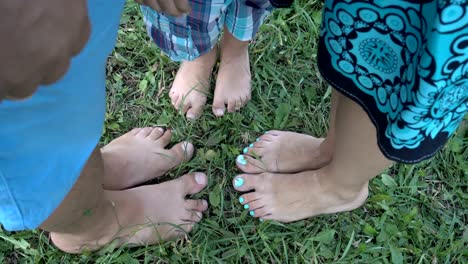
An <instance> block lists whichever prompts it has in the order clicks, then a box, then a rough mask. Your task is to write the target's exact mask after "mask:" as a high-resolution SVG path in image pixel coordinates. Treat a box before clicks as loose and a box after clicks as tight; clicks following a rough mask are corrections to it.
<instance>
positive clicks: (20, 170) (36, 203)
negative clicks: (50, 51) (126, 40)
mask: <svg viewBox="0 0 468 264" xmlns="http://www.w3.org/2000/svg"><path fill="white" fill-rule="evenodd" d="M123 5H124V0H117V1H116V0H113V1H109V0H88V8H89V16H90V19H91V23H92V35H91V38H90V40H89V42H88V44H87V46H86V47H85V49H84V50H83V51H82V52H81V54H79V55H78V56H77V57H76V58H74V60H73V61H72V65H71V68H70V70H69V72H68V73H67V74H66V75H65V77H64V78H63V79H62V80H61V81H59V82H58V83H56V84H54V85H50V86H47V87H40V88H39V89H38V91H37V92H36V93H35V94H34V95H33V96H32V97H31V98H29V99H27V100H24V101H8V100H7V101H3V102H1V103H0V124H1V128H0V224H2V225H3V226H4V228H6V229H7V230H11V231H15V230H24V229H34V228H37V227H38V226H39V225H40V224H41V223H42V222H44V221H45V220H46V219H47V217H48V216H49V215H51V214H52V212H53V211H54V210H55V209H56V208H57V207H58V206H59V204H60V202H61V201H62V200H63V199H64V198H65V196H66V195H67V193H68V192H69V191H70V189H71V188H72V186H73V184H74V183H75V181H76V180H77V178H78V176H79V175H80V172H81V170H82V168H83V166H84V164H85V163H86V161H87V160H88V158H89V156H90V154H91V152H92V151H93V149H94V148H95V147H96V145H97V144H98V141H99V138H100V136H101V133H102V127H103V123H104V114H105V65H106V59H107V56H108V55H109V54H110V52H111V51H112V49H113V48H114V45H115V40H116V36H117V29H118V26H119V20H120V14H121V12H122V8H123Z"/></svg>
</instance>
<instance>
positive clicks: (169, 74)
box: [0, 0, 468, 264]
mask: <svg viewBox="0 0 468 264" xmlns="http://www.w3.org/2000/svg"><path fill="white" fill-rule="evenodd" d="M320 6H321V4H320V1H305V0H301V1H297V4H296V6H295V8H293V9H290V10H282V11H279V12H275V13H274V14H273V15H272V16H271V17H270V19H269V20H268V23H266V24H265V25H264V26H263V28H262V30H261V32H260V34H258V36H257V39H256V40H255V42H254V43H253V44H252V45H251V61H252V77H253V99H252V102H251V103H250V104H249V105H248V106H247V107H246V108H245V109H243V110H242V111H241V112H240V113H234V114H229V115H227V116H226V117H224V118H221V119H218V118H215V117H214V116H213V115H212V113H211V110H210V107H207V108H206V110H205V112H204V115H203V116H202V118H201V119H200V120H199V121H198V122H187V121H186V120H185V119H184V118H183V117H181V116H180V115H179V114H178V113H177V112H176V111H175V110H174V109H173V107H172V106H171V105H170V101H169V98H168V95H167V91H168V90H169V88H170V84H171V82H172V80H173V78H174V75H175V73H176V71H177V67H178V65H177V64H176V63H173V62H170V60H169V59H168V58H167V57H164V56H163V55H161V53H160V52H159V51H158V50H157V49H156V47H155V46H154V44H151V42H150V41H149V40H148V38H147V36H146V33H145V31H144V27H143V22H142V20H141V18H140V16H139V13H138V9H137V8H136V6H135V5H133V4H129V5H128V6H127V7H126V9H125V14H124V17H123V20H122V27H121V29H120V32H119V41H118V44H117V49H116V51H115V53H114V54H113V56H112V57H111V58H110V60H109V63H108V102H107V106H108V112H107V115H106V125H105V132H104V137H103V142H102V143H103V144H105V143H107V142H109V141H110V140H112V139H113V138H115V137H117V136H119V135H121V134H122V133H124V132H126V131H128V130H130V129H131V128H133V127H142V126H154V125H160V126H166V127H171V128H174V129H175V138H174V142H178V141H179V140H185V139H189V140H191V141H192V142H193V143H194V144H195V145H196V147H197V152H196V156H195V157H194V159H193V160H192V161H190V162H188V163H186V164H184V165H182V166H180V167H179V168H178V169H176V170H174V171H173V172H171V173H170V174H169V175H168V176H167V177H166V179H169V178H174V177H177V176H179V175H182V174H184V173H187V172H191V171H205V172H206V173H207V174H208V175H209V178H210V180H209V186H208V188H207V189H206V190H205V191H203V192H202V193H201V194H199V195H197V197H203V198H206V199H208V200H209V201H210V203H211V207H210V209H209V212H208V213H207V214H206V216H205V218H204V219H203V220H202V222H201V223H200V224H199V225H198V226H197V227H196V229H195V231H194V232H192V233H190V234H189V235H188V236H187V239H186V241H174V242H168V243H166V244H164V245H161V246H150V247H146V248H136V249H125V248H120V249H119V248H117V249H113V248H111V247H108V248H105V249H103V250H101V251H100V252H97V253H89V254H83V255H79V256H74V255H68V254H63V253H61V252H60V251H58V250H57V249H56V248H54V247H53V246H52V245H50V244H49V243H48V239H47V236H46V235H45V234H43V233H42V232H41V231H38V230H36V231H28V232H18V233H8V232H5V231H0V262H2V263H138V262H141V263H199V262H206V263H375V264H377V263H467V258H468V246H467V243H468V229H467V228H466V223H467V222H468V219H467V213H468V194H467V193H468V192H467V183H468V163H467V161H466V160H465V159H466V157H468V150H467V146H468V139H467V138H468V137H467V132H466V129H465V130H463V131H462V130H460V131H459V132H458V133H457V135H456V136H455V137H454V138H452V140H451V141H450V143H449V144H448V145H447V146H446V147H445V148H444V150H443V151H441V152H440V153H439V154H438V155H437V156H436V157H435V158H433V159H432V160H430V161H426V162H423V163H421V164H418V165H414V166H412V165H395V166H394V167H392V168H391V169H389V170H388V171H386V172H385V173H384V174H382V175H380V176H378V177H377V178H375V179H374V180H373V181H372V183H371V185H370V190H371V195H370V198H369V200H368V202H367V203H366V204H365V205H364V206H363V207H362V208H360V209H357V210H354V211H353V212H348V213H342V214H338V215H329V216H320V217H315V218H311V219H307V220H304V221H299V222H296V223H292V224H287V225H283V224H279V223H276V222H264V223H260V222H258V221H256V220H254V219H252V218H251V217H249V216H248V215H247V214H246V212H245V210H243V209H242V208H241V206H240V205H239V204H238V202H237V198H238V194H237V193H236V192H235V191H234V190H233V188H232V186H231V184H230V183H231V180H232V178H233V177H234V176H235V175H236V173H237V170H236V168H235V163H234V159H235V157H236V156H237V155H238V154H240V151H241V149H242V148H243V147H244V146H245V145H246V144H247V143H249V142H250V141H252V140H254V139H255V138H256V137H257V136H258V135H259V134H261V133H262V132H263V131H265V130H268V129H283V130H292V131H298V132H303V133H309V134H313V135H316V136H323V135H324V134H325V131H326V127H327V118H328V117H327V116H328V110H329V106H330V90H329V88H328V86H327V84H326V83H324V82H323V81H322V80H321V79H320V78H319V76H318V71H317V69H316V60H315V57H316V56H315V54H316V52H317V41H316V40H317V37H318V34H319V25H320ZM211 99H212V98H210V100H211ZM389 176H392V177H389Z"/></svg>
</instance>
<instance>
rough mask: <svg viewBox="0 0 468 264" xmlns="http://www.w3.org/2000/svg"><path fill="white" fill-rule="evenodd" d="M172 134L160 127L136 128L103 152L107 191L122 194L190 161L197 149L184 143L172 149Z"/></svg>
mask: <svg viewBox="0 0 468 264" xmlns="http://www.w3.org/2000/svg"><path fill="white" fill-rule="evenodd" d="M171 136H172V132H171V131H170V130H167V131H164V129H163V128H160V127H145V128H135V129H133V130H132V131H130V132H128V133H127V134H125V135H123V136H121V137H119V138H117V139H115V140H113V141H112V142H111V143H109V144H108V145H106V146H105V147H103V148H102V149H101V153H102V157H103V162H104V167H105V172H106V173H105V175H104V188H106V189H108V190H121V189H125V188H129V187H132V186H135V185H137V184H140V183H144V182H146V181H149V180H151V179H154V178H157V177H160V176H162V175H164V174H165V173H166V172H168V171H169V170H171V169H172V168H174V167H175V166H177V165H179V164H180V163H182V162H183V161H186V160H190V159H191V158H192V156H193V152H194V147H193V145H192V144H191V143H189V142H181V143H179V144H177V145H175V146H174V147H172V148H171V149H166V146H167V145H168V144H169V143H170V142H171Z"/></svg>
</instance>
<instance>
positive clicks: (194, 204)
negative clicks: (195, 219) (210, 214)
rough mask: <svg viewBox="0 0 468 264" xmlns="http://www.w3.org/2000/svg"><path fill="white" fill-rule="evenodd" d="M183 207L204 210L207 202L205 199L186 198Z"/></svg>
mask: <svg viewBox="0 0 468 264" xmlns="http://www.w3.org/2000/svg"><path fill="white" fill-rule="evenodd" d="M185 209H187V210H193V211H198V212H204V211H206V210H207V209H208V202H207V201H206V200H186V201H185Z"/></svg>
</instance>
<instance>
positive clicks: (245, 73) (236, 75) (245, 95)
mask: <svg viewBox="0 0 468 264" xmlns="http://www.w3.org/2000/svg"><path fill="white" fill-rule="evenodd" d="M250 82H251V75H250V61H249V42H247V41H239V40H238V39H236V38H235V37H234V36H233V35H232V34H231V33H229V30H227V29H225V30H224V36H223V39H222V41H221V60H220V66H219V71H218V77H217V78H216V89H215V94H214V99H213V113H214V114H215V116H223V115H224V113H225V112H226V105H227V110H228V112H234V111H238V110H240V108H241V107H242V106H244V105H245V104H246V103H247V102H249V101H250V98H251V87H250Z"/></svg>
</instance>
